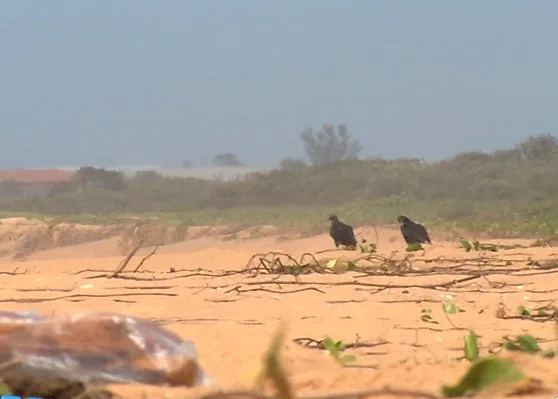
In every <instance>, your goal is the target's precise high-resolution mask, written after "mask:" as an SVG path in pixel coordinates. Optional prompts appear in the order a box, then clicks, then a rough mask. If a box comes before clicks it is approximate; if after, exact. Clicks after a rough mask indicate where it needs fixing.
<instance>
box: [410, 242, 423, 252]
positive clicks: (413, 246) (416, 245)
mask: <svg viewBox="0 0 558 399" xmlns="http://www.w3.org/2000/svg"><path fill="white" fill-rule="evenodd" d="M423 249H424V248H423V247H422V244H419V243H414V244H409V245H407V252H416V251H421V250H423Z"/></svg>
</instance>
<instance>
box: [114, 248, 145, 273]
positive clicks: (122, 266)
mask: <svg viewBox="0 0 558 399" xmlns="http://www.w3.org/2000/svg"><path fill="white" fill-rule="evenodd" d="M142 245H143V240H141V241H140V242H139V243H138V245H136V246H135V248H134V249H132V250H131V251H130V253H129V254H128V255H127V256H126V258H124V260H123V261H122V262H120V264H119V265H118V267H117V268H116V270H115V271H114V273H113V274H112V275H111V276H110V277H109V278H114V277H116V276H117V275H118V274H119V273H121V272H122V271H123V270H124V269H125V268H126V266H128V263H130V260H132V258H133V256H134V255H135V254H136V252H138V251H139V249H140V248H141V247H142Z"/></svg>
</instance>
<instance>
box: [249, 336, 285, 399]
mask: <svg viewBox="0 0 558 399" xmlns="http://www.w3.org/2000/svg"><path fill="white" fill-rule="evenodd" d="M285 335H286V334H285V328H284V327H283V326H280V327H279V329H278V330H277V332H276V333H275V336H274V337H273V340H272V341H271V345H270V347H269V349H268V351H267V353H266V355H265V357H264V362H263V363H264V364H263V369H262V371H261V373H260V376H259V378H258V385H261V384H262V382H263V381H264V380H270V381H271V383H272V384H273V386H274V387H275V390H276V391H277V396H276V397H277V398H280V399H294V394H293V390H292V388H291V385H290V383H289V380H288V378H287V375H286V373H285V370H284V369H283V366H282V365H281V361H280V359H279V355H280V352H281V347H282V345H283V342H284V340H285Z"/></svg>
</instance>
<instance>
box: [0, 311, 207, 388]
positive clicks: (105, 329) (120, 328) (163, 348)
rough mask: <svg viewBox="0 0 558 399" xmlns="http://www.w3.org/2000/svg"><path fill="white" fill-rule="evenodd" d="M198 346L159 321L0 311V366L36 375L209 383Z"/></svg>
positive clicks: (84, 380)
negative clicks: (168, 329) (172, 331)
mask: <svg viewBox="0 0 558 399" xmlns="http://www.w3.org/2000/svg"><path fill="white" fill-rule="evenodd" d="M196 356H197V353H196V348H195V346H194V344H193V343H192V342H191V341H183V340H181V339H180V338H179V337H178V336H176V335H175V334H173V333H171V332H169V331H167V330H165V329H163V328H161V327H159V326H158V325H157V324H155V323H153V322H150V321H147V320H143V319H139V318H135V317H130V316H125V315H120V314H115V313H96V312H77V313H69V314H62V315H56V316H52V317H50V316H42V315H40V314H37V313H34V312H5V311H4V312H3V311H0V364H1V366H2V367H1V370H2V374H3V375H4V374H5V373H6V371H7V368H6V367H7V366H9V365H12V366H14V365H15V366H16V367H17V372H18V373H21V374H22V375H25V376H33V378H35V379H37V378H39V379H41V378H42V379H46V380H48V379H57V378H63V379H65V380H70V381H78V382H81V383H91V384H106V383H142V384H153V385H171V386H188V387H194V386H208V385H212V384H213V381H212V379H211V378H210V377H209V376H208V375H207V374H206V373H205V372H204V371H203V370H202V369H201V367H199V365H198V363H197V360H196Z"/></svg>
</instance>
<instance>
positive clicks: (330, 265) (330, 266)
mask: <svg viewBox="0 0 558 399" xmlns="http://www.w3.org/2000/svg"><path fill="white" fill-rule="evenodd" d="M335 265H337V259H330V260H328V261H327V263H326V267H327V268H328V269H333V268H334V267H335Z"/></svg>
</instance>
